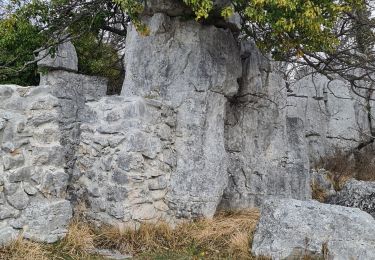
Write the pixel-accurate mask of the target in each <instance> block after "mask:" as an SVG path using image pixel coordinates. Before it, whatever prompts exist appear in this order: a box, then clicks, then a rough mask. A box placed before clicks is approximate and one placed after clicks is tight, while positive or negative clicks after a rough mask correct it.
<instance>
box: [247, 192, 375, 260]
mask: <svg viewBox="0 0 375 260" xmlns="http://www.w3.org/2000/svg"><path fill="white" fill-rule="evenodd" d="M374 234H375V220H374V219H373V218H372V217H371V216H370V215H369V214H367V213H366V212H363V211H361V210H359V209H356V208H347V207H342V206H333V205H328V204H322V203H319V202H316V201H298V200H293V199H277V198H272V199H269V200H267V201H266V202H265V203H264V205H263V208H262V211H261V218H260V222H259V223H258V226H257V229H256V232H255V236H254V240H253V245H252V252H253V253H254V254H255V255H256V256H270V257H272V259H285V258H287V257H291V259H294V258H298V257H301V256H302V255H303V254H304V253H306V252H307V253H309V254H312V255H317V256H323V255H322V249H323V251H325V252H326V253H325V257H326V258H327V259H369V260H370V259H373V257H374V255H375V236H374ZM327 249H328V250H327ZM293 257H294V258H293Z"/></svg>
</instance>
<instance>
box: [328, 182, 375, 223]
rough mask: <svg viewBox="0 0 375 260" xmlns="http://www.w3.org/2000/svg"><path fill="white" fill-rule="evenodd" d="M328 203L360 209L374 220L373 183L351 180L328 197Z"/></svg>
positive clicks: (374, 199) (374, 191) (374, 186)
mask: <svg viewBox="0 0 375 260" xmlns="http://www.w3.org/2000/svg"><path fill="white" fill-rule="evenodd" d="M328 203H331V204H336V205H341V206H346V207H354V208H360V209H361V210H363V211H366V212H367V213H369V214H370V215H372V216H373V217H374V218H375V182H366V181H357V180H354V179H352V180H350V181H348V182H347V183H346V184H345V186H344V188H343V189H342V190H340V191H339V192H337V193H336V194H334V195H333V196H331V197H329V198H328Z"/></svg>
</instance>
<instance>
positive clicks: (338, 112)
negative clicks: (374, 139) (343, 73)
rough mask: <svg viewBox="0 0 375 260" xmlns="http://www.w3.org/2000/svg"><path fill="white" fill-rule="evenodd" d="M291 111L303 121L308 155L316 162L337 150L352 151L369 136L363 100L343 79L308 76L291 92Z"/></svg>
mask: <svg viewBox="0 0 375 260" xmlns="http://www.w3.org/2000/svg"><path fill="white" fill-rule="evenodd" d="M288 114H289V115H293V116H298V117H299V118H301V119H302V120H303V123H304V128H305V136H306V141H307V144H308V154H309V158H310V160H311V161H312V162H316V161H318V160H319V159H321V158H324V157H325V156H327V155H332V154H333V153H334V152H335V150H341V151H349V150H351V149H353V148H355V147H357V146H358V145H359V144H361V143H362V142H364V141H366V140H367V139H368V136H369V134H370V133H369V130H370V126H369V122H368V115H367V112H366V108H365V102H364V100H361V99H360V98H359V97H358V96H356V95H355V94H354V93H353V92H351V91H350V89H349V86H348V85H347V84H346V83H345V82H343V81H340V80H333V81H330V80H328V79H327V78H326V77H324V76H322V75H310V76H305V77H303V78H302V79H300V80H299V81H297V83H296V84H295V85H294V86H293V87H292V92H289V94H288Z"/></svg>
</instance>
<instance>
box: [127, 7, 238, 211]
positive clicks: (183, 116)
mask: <svg viewBox="0 0 375 260" xmlns="http://www.w3.org/2000/svg"><path fill="white" fill-rule="evenodd" d="M145 22H147V24H148V26H149V28H150V30H151V35H150V36H148V37H143V36H141V35H139V34H138V33H137V32H136V31H135V29H134V28H131V29H130V31H129V33H128V37H127V49H126V54H125V60H126V71H127V74H126V76H125V81H124V86H123V90H122V93H121V94H122V95H123V96H141V97H145V98H153V99H156V100H159V101H161V102H163V103H165V104H168V105H169V106H170V107H171V108H172V109H173V110H175V111H176V129H175V131H176V137H175V140H174V146H173V149H174V150H175V153H176V156H177V159H176V161H177V163H176V167H175V169H174V170H173V172H172V173H171V179H170V190H169V192H168V194H167V200H168V202H169V203H168V204H169V207H170V208H173V210H174V211H175V214H176V215H177V216H178V217H188V218H189V217H194V216H209V217H210V216H213V214H214V213H215V211H216V207H217V205H218V204H219V202H220V200H221V196H222V194H223V190H224V189H225V187H226V186H227V182H228V178H227V173H226V168H227V154H226V151H225V147H224V142H225V141H224V117H225V106H226V102H227V97H231V96H233V95H234V94H235V93H236V92H237V89H238V84H237V78H239V77H240V76H241V61H240V55H239V49H238V47H237V42H236V40H235V39H234V37H233V36H232V34H231V33H230V31H228V30H225V29H221V28H216V27H215V26H202V25H201V24H199V23H197V22H195V21H182V20H181V19H180V18H171V17H169V16H167V15H165V14H161V13H157V14H155V15H153V16H152V17H150V18H147V19H146V21H145ZM150 57H152V59H150Z"/></svg>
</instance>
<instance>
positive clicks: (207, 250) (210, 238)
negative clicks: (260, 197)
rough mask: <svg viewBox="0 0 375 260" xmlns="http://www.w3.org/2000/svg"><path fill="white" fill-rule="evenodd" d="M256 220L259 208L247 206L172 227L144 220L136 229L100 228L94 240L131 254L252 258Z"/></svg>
mask: <svg viewBox="0 0 375 260" xmlns="http://www.w3.org/2000/svg"><path fill="white" fill-rule="evenodd" d="M258 220H259V210H257V209H250V210H245V211H240V212H231V213H228V212H225V213H220V214H218V215H216V216H215V217H214V218H213V219H200V220H196V221H193V222H184V223H181V224H179V225H177V226H176V227H175V228H171V227H170V226H168V225H167V224H165V223H163V222H159V223H156V224H148V223H145V224H142V225H141V226H140V227H139V229H137V230H134V229H130V228H129V229H126V230H119V229H117V228H114V227H107V228H104V229H102V230H101V231H100V232H101V233H100V235H99V236H97V237H96V241H95V242H96V243H97V245H98V246H100V247H105V248H108V247H109V248H116V249H118V250H119V251H121V252H124V253H130V254H133V255H142V254H144V253H145V252H146V253H147V254H146V255H147V256H149V254H150V253H152V254H165V253H167V252H169V253H170V252H174V253H178V254H182V255H185V256H200V257H203V256H204V257H205V258H216V259H217V258H220V257H226V258H230V259H253V257H252V256H251V254H250V247H251V242H252V237H253V232H254V230H255V227H256V224H257V222H258ZM147 256H146V258H147Z"/></svg>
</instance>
